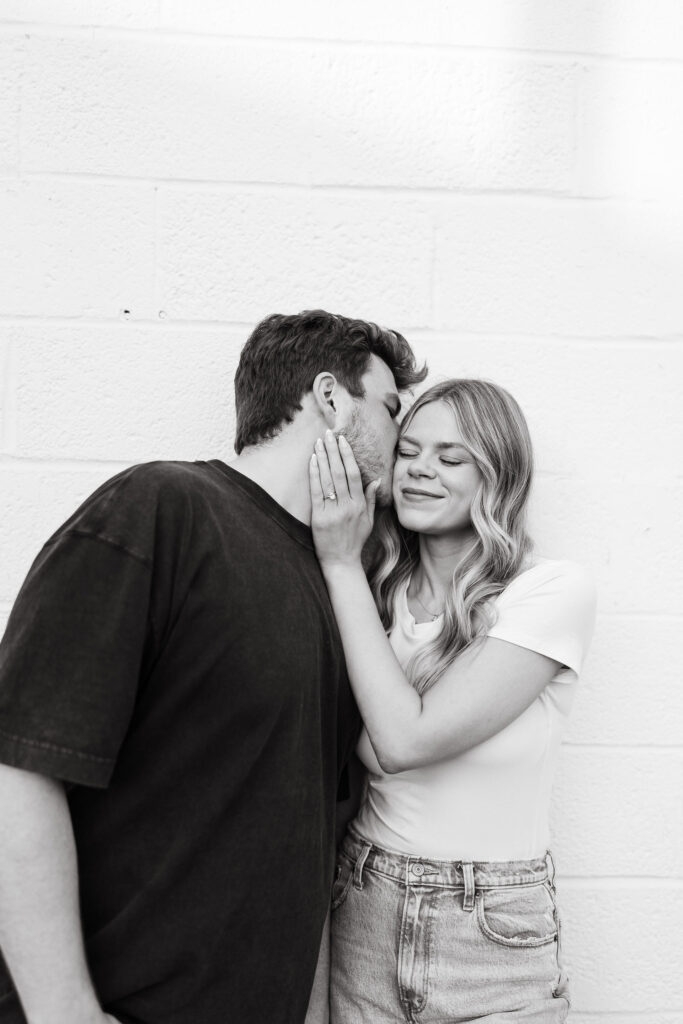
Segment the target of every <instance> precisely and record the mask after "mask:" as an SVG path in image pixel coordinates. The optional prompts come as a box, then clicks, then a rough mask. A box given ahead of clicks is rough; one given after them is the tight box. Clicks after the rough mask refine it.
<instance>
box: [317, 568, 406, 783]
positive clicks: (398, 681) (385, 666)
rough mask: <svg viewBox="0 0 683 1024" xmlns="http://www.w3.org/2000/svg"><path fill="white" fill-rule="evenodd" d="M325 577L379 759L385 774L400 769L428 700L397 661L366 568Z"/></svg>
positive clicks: (356, 693)
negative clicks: (414, 685)
mask: <svg viewBox="0 0 683 1024" xmlns="http://www.w3.org/2000/svg"><path fill="white" fill-rule="evenodd" d="M323 573H324V576H325V582H326V583H327V588H328V591H329V594H330V600H331V602H332V607H333V609H334V614H335V617H336V620H337V624H338V626H339V632H340V634H341V638H342V644H343V646H344V655H345V657H346V667H347V670H348V674H349V679H350V681H351V686H352V689H353V692H354V696H355V698H356V701H357V703H358V707H359V709H360V713H361V715H362V717H363V721H364V723H365V726H366V728H367V731H368V735H369V737H370V741H371V743H372V746H373V748H374V751H375V755H376V757H377V760H378V761H379V763H380V765H381V767H382V768H383V769H384V771H386V772H394V771H397V770H400V768H401V766H402V763H403V760H404V756H405V750H406V748H407V746H408V745H409V744H410V742H411V738H414V737H415V733H416V729H418V728H419V726H418V723H419V720H420V716H421V714H422V700H421V698H420V695H419V694H418V693H417V692H416V690H414V689H413V687H412V686H411V685H410V683H409V682H408V680H407V679H406V676H405V674H404V672H403V669H402V668H401V666H400V665H399V663H398V661H397V660H396V656H395V654H394V652H393V650H392V648H391V645H390V643H389V641H388V639H387V636H386V633H385V632H384V628H383V626H382V622H381V620H380V617H379V615H378V613H377V608H376V607H375V602H374V600H373V597H372V592H371V591H370V587H369V586H368V582H367V580H366V578H365V573H364V572H363V569H362V567H361V565H360V564H358V565H357V566H356V565H345V564H339V565H327V566H323Z"/></svg>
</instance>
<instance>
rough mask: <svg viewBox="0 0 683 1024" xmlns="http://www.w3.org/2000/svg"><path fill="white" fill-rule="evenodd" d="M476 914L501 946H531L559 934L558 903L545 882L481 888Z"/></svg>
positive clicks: (544, 942)
mask: <svg viewBox="0 0 683 1024" xmlns="http://www.w3.org/2000/svg"><path fill="white" fill-rule="evenodd" d="M476 914H477V921H478V923H479V927H480V929H481V930H482V932H483V933H484V935H485V936H486V937H487V938H488V939H491V941H492V942H497V943H498V944H499V945H501V946H511V947H517V948H522V949H529V948H531V947H534V946H545V945H546V944H547V943H549V942H554V941H555V939H556V938H557V923H556V917H555V903H554V900H553V897H552V893H551V892H550V890H549V888H548V886H547V885H546V884H545V883H542V884H537V885H531V886H521V885H520V886H512V885H511V886H505V887H501V888H500V889H486V890H484V891H483V892H479V893H477V898H476Z"/></svg>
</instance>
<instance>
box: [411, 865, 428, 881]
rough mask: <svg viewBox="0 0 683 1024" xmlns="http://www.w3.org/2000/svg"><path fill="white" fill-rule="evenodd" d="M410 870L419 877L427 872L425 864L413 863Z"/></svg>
mask: <svg viewBox="0 0 683 1024" xmlns="http://www.w3.org/2000/svg"><path fill="white" fill-rule="evenodd" d="M410 870H411V871H412V873H413V874H414V875H417V876H418V878H419V877H420V875H424V873H425V869H424V864H412V865H411V867H410Z"/></svg>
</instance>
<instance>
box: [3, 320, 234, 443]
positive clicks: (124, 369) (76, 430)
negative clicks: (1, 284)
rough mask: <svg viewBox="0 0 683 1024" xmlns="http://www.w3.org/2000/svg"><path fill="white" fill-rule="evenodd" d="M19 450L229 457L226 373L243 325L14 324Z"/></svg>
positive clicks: (230, 405) (229, 377) (230, 402)
mask: <svg viewBox="0 0 683 1024" xmlns="http://www.w3.org/2000/svg"><path fill="white" fill-rule="evenodd" d="M12 333H13V337H14V339H15V345H16V350H15V351H16V357H15V365H16V375H17V394H16V445H17V454H19V455H20V456H22V457H24V458H25V457H29V458H44V459H45V458H48V459H95V460H96V459H116V460H121V461H130V462H143V461H148V460H151V459H158V458H162V459H164V458H167V459H189V460H193V459H197V458H222V459H230V458H232V457H233V455H234V453H233V450H232V438H233V436H234V399H233V376H234V371H235V369H236V366H237V360H238V358H239V351H240V349H241V346H242V344H243V343H244V341H245V339H246V335H247V332H246V331H243V332H240V333H229V332H225V331H218V330H217V331H215V332H211V333H210V334H207V333H206V332H192V330H191V329H190V330H183V331H180V330H177V329H173V328H168V329H154V328H140V327H135V326H133V325H127V324H126V325H123V324H122V325H120V326H119V327H101V328H99V329H98V332H97V334H98V342H97V344H96V345H94V344H93V341H92V331H91V330H89V329H86V328H82V327H72V326H69V327H59V328H55V327H54V326H53V327H52V328H51V329H50V332H49V338H47V339H46V338H45V330H44V329H43V328H38V327H33V326H31V327H28V326H26V327H18V328H15V329H14V330H13V332H12Z"/></svg>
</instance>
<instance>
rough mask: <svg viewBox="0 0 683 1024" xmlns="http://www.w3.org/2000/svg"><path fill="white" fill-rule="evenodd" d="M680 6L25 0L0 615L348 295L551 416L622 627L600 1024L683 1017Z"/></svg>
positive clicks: (222, 417) (573, 820) (6, 56)
mask: <svg viewBox="0 0 683 1024" xmlns="http://www.w3.org/2000/svg"><path fill="white" fill-rule="evenodd" d="M682 139H683V5H681V4H680V2H679V0H647V2H646V0H576V2H572V3H568V2H566V0H461V2H457V0H453V2H450V3H449V2H447V0H420V2H419V3H418V2H417V0H413V2H408V0H369V2H368V0H363V2H361V0H344V3H338V2H336V0H294V2H289V3H282V2H281V0H249V3H244V2H241V0H192V2H190V0H158V2H153V3H152V2H144V0H120V2H111V0H50V2H48V0H4V2H3V3H2V5H1V6H0V196H1V198H0V238H1V241H0V282H1V285H0V288H1V290H0V332H1V333H0V338H1V339H2V340H0V368H1V373H2V384H1V387H0V425H1V436H0V445H1V447H0V488H1V493H2V504H1V508H2V514H1V516H0V558H1V565H2V573H1V576H0V613H2V617H3V619H4V618H6V615H7V614H8V612H9V609H10V607H11V603H12V600H13V598H14V595H15V594H16V591H17V589H18V587H19V585H20V583H21V580H22V578H23V575H24V573H25V572H26V570H27V568H28V566H29V564H30V561H31V559H32V557H33V555H34V554H35V552H36V551H37V549H38V547H39V546H40V544H41V543H42V541H43V540H44V538H45V537H46V536H47V535H48V534H49V533H50V532H51V531H52V530H53V529H54V528H55V527H56V526H57V525H58V524H59V522H60V521H61V520H62V519H63V518H64V517H65V516H66V515H67V514H68V513H69V512H70V511H71V510H72V508H73V507H74V505H75V503H76V502H78V501H79V500H80V499H82V498H84V497H85V496H86V495H87V494H88V493H89V492H90V491H91V490H92V489H93V488H94V487H95V486H96V485H97V484H99V483H100V482H101V481H102V480H103V479H105V478H106V477H107V476H109V475H111V474H112V473H114V472H115V471H117V470H118V469H119V468H122V467H123V466H125V465H128V464H130V463H132V462H134V461H140V460H146V459H152V458H186V459H192V458H197V457H200V458H201V457H210V456H213V455H219V456H223V457H230V454H231V436H232V427H233V406H232V374H233V372H234V368H235V364H236V359H237V356H238V351H239V348H240V345H241V344H242V342H243V340H244V339H245V337H246V335H247V333H248V331H249V329H250V327H251V326H252V325H253V323H254V322H255V321H257V320H258V319H260V318H261V317H262V316H263V315H265V314H266V313H268V312H272V311H282V312H295V311H298V310H300V309H303V308H310V307H314V306H322V307H325V308H328V309H331V310H334V311H338V312H343V313H347V314H352V315H357V316H365V317H368V318H371V319H376V320H379V321H381V322H383V323H385V324H387V325H389V326H392V327H395V328H397V329H399V330H401V331H403V332H404V333H405V334H406V335H407V336H408V337H409V338H410V340H411V341H412V342H413V344H414V347H415V348H416V350H417V351H418V353H419V355H420V356H421V357H423V358H427V359H428V360H429V363H430V365H431V367H432V370H433V372H434V375H477V376H486V377H490V378H492V379H494V380H496V381H499V382H500V383H502V384H503V385H505V386H507V387H509V388H510V389H511V390H512V392H513V393H514V394H515V395H516V396H517V397H518V398H519V399H520V401H521V403H522V405H523V407H524V408H525V410H526V412H527V414H528V417H529V421H530V424H531V428H532V432H533V435H534V438H535V443H536V449H537V454H538V479H537V485H536V493H535V498H534V509H533V520H534V527H535V533H536V536H537V538H538V546H539V549H540V551H541V552H542V553H544V554H549V555H558V556H565V557H571V558H576V559H578V560H580V561H584V562H586V563H588V564H589V565H591V566H592V567H593V568H594V571H595V574H596V576H597V580H598V585H599V590H600V616H599V623H598V630H597V635H596V638H595V643H594V648H593V651H592V654H591V657H590V661H589V664H588V666H587V670H586V675H585V685H584V688H583V692H582V693H581V696H580V700H579V703H578V706H577V709H576V714H575V718H574V724H573V728H572V730H571V733H570V735H569V737H568V740H567V742H566V744H565V747H564V752H563V758H562V763H561V767H560V773H559V778H558V783H557V791H556V798H555V802H554V811H553V823H554V835H555V842H554V846H555V852H556V858H557V861H558V863H559V868H560V886H559V887H560V891H561V897H562V900H563V902H564V906H565V928H564V938H565V947H566V957H567V959H568V961H569V964H570V967H571V973H572V975H573V989H574V1011H573V1017H572V1019H573V1020H574V1021H575V1024H681V1022H683V967H682V966H681V965H682V964H683V937H682V929H681V921H682V920H683V744H682V740H681V727H682V723H683V687H682V686H681V682H680V679H681V671H680V668H679V665H680V636H681V625H682V621H683V619H682V614H681V613H682V603H681V596H682V593H681V592H682V590H683V565H682V562H683V560H682V558H681V554H682V547H683V541H682V539H681V537H682V533H681V528H680V524H681V505H682V502H681V498H682V496H683V474H682V471H681V461H680V452H681V433H682V432H681V427H682V425H683V403H682V402H681V396H680V391H681V371H682V370H683V298H682V295H683V288H682V285H683V242H682V239H683V192H682V188H683V186H682V184H681V183H682V181H683V141H682Z"/></svg>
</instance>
